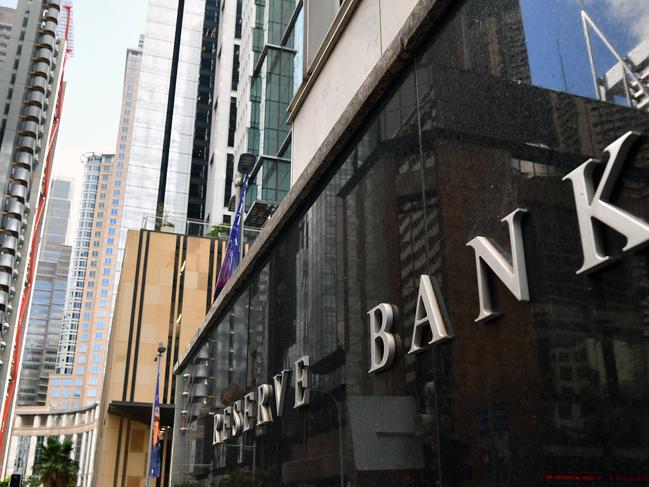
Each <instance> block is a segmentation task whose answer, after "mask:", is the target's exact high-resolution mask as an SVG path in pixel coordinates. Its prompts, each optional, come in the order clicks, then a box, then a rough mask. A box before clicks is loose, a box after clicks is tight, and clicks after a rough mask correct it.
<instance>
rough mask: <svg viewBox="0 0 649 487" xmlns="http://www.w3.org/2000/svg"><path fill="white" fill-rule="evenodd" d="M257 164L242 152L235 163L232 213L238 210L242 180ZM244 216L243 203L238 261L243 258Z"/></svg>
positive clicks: (248, 154)
mask: <svg viewBox="0 0 649 487" xmlns="http://www.w3.org/2000/svg"><path fill="white" fill-rule="evenodd" d="M255 162H257V156H256V155H255V154H253V153H251V152H244V153H243V154H241V155H240V156H239V162H238V163H237V173H238V174H237V175H236V176H235V178H234V194H235V196H236V199H235V204H234V211H235V212H236V211H237V208H239V202H240V201H241V191H242V188H243V178H244V175H245V174H248V173H249V172H250V171H251V170H252V168H253V167H254V165H255ZM245 214H246V202H245V201H244V202H243V207H242V208H241V223H240V231H239V252H240V254H239V259H241V258H243V220H244V216H245Z"/></svg>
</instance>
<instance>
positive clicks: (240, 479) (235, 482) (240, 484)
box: [219, 469, 261, 487]
mask: <svg viewBox="0 0 649 487" xmlns="http://www.w3.org/2000/svg"><path fill="white" fill-rule="evenodd" d="M260 486H261V484H260V483H259V482H258V481H257V480H255V479H253V478H252V477H251V476H250V475H247V474H245V473H244V472H243V471H242V470H241V469H236V470H233V471H232V472H231V473H230V475H228V476H227V477H226V478H224V479H223V480H221V481H220V482H219V487H260Z"/></svg>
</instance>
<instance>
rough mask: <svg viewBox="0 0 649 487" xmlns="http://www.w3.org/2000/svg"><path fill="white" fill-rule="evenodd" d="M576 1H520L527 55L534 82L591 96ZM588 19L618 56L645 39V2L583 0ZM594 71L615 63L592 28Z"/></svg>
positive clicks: (648, 5)
mask: <svg viewBox="0 0 649 487" xmlns="http://www.w3.org/2000/svg"><path fill="white" fill-rule="evenodd" d="M581 5H582V2H580V0H521V8H522V13H523V22H524V26H525V34H526V36H527V38H528V46H534V47H529V48H528V49H529V51H528V55H529V59H530V67H531V69H532V81H533V83H534V84H535V85H539V86H543V87H545V88H551V89H555V90H561V91H563V90H564V79H563V75H562V72H561V64H560V63H561V61H560V57H559V52H561V57H562V58H563V64H564V67H565V73H566V76H565V78H566V79H565V81H566V84H567V86H568V91H569V92H570V93H573V94H577V95H582V96H588V97H594V96H595V88H594V86H593V81H592V76H591V73H590V64H589V61H588V54H587V49H586V42H585V40H584V33H583V28H582V23H581V15H580V11H581ZM583 5H585V6H586V8H587V11H588V13H589V15H590V16H591V18H592V19H593V20H594V21H595V23H597V25H598V26H599V27H600V29H601V30H602V31H603V32H604V34H605V35H606V36H607V37H608V38H609V40H610V41H611V42H612V43H613V45H614V47H615V48H616V49H617V50H618V51H619V52H620V53H621V54H622V55H624V54H626V53H627V52H628V51H629V50H630V49H631V48H633V47H634V46H636V45H637V44H638V43H639V42H640V41H641V40H643V39H647V38H649V0H585V1H584V2H583ZM591 40H592V45H593V50H594V53H595V58H596V60H597V61H598V74H600V75H602V74H603V73H605V72H606V71H608V69H610V68H611V67H612V66H613V65H614V64H615V62H616V61H615V59H614V58H613V57H612V55H611V54H610V53H609V51H608V50H607V49H606V48H605V47H604V44H603V43H602V42H601V41H600V40H599V38H597V36H596V35H595V34H594V33H592V32H591Z"/></svg>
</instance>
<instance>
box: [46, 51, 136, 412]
mask: <svg viewBox="0 0 649 487" xmlns="http://www.w3.org/2000/svg"><path fill="white" fill-rule="evenodd" d="M140 45H141V41H140ZM140 62H141V51H140V50H139V49H128V50H127V52H126V65H125V72H124V85H123V89H122V106H121V110H120V121H119V126H118V127H119V129H118V136H117V142H116V151H115V155H105V154H88V155H87V156H86V157H84V161H85V167H86V169H85V170H86V173H85V174H84V185H83V193H82V202H81V208H80V215H79V223H78V227H77V240H76V242H75V250H74V257H75V259H74V260H73V271H71V273H70V282H69V288H68V303H67V306H66V314H65V320H66V321H65V327H64V330H63V332H62V333H61V340H60V342H59V356H58V363H57V372H58V373H59V374H62V375H73V376H74V380H73V382H72V383H71V384H69V385H68V386H66V385H65V382H62V379H65V377H58V376H57V377H56V378H54V380H53V381H52V382H51V384H50V393H49V396H48V406H50V407H53V408H67V407H79V405H83V406H86V405H89V404H91V403H94V402H96V401H97V400H98V399H99V393H100V389H101V383H102V380H103V371H104V361H105V358H106V356H105V352H106V347H107V341H108V332H109V328H110V322H111V318H112V309H113V304H114V298H115V293H116V291H117V289H116V288H117V286H116V284H117V282H118V279H117V278H116V276H118V275H119V270H120V265H121V260H120V256H119V227H120V222H121V219H122V205H123V201H124V200H123V198H124V191H125V186H126V183H125V182H126V173H127V170H128V163H129V150H130V145H131V140H130V139H131V132H132V129H133V112H134V110H135V106H136V92H137V86H138V82H139V73H140Z"/></svg>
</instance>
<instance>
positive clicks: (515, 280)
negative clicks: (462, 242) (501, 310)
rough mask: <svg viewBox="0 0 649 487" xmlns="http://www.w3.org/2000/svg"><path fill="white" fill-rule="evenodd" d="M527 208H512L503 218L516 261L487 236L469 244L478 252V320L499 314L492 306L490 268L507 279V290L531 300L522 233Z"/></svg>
mask: <svg viewBox="0 0 649 487" xmlns="http://www.w3.org/2000/svg"><path fill="white" fill-rule="evenodd" d="M526 211H527V210H524V209H521V208H518V209H516V210H514V211H512V212H511V213H510V214H509V215H507V216H506V217H505V218H503V219H502V220H501V221H503V222H507V225H508V226H509V241H510V243H511V248H512V264H511V265H510V264H509V262H508V261H507V259H506V258H505V257H504V256H503V255H502V254H501V253H500V252H499V251H498V250H496V247H495V246H494V245H493V244H492V243H491V242H490V241H489V240H488V239H487V238H485V237H476V238H474V239H473V240H471V241H470V242H469V243H467V246H469V247H473V250H474V251H475V264H476V270H477V274H478V299H479V300H480V314H479V315H478V317H477V318H476V320H475V321H484V320H488V319H490V318H494V317H495V316H496V313H495V311H494V310H493V308H492V306H491V294H490V292H489V280H488V279H487V267H489V268H490V269H491V270H492V271H493V272H494V274H496V276H498V278H499V279H500V280H501V281H502V282H503V284H504V285H505V286H507V289H509V290H510V291H511V293H512V294H513V295H514V296H516V299H518V300H519V301H529V300H530V294H529V290H528V287H527V270H526V268H525V249H524V248H523V234H522V232H521V219H522V218H523V215H524V214H525V213H526Z"/></svg>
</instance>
